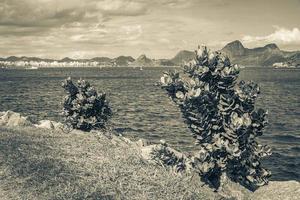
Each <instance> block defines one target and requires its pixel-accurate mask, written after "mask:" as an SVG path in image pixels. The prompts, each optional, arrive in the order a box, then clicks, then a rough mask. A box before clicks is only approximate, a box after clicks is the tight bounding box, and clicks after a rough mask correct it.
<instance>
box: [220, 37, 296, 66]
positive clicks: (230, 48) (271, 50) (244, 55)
mask: <svg viewBox="0 0 300 200" xmlns="http://www.w3.org/2000/svg"><path fill="white" fill-rule="evenodd" d="M220 51H221V52H223V53H224V54H226V55H227V56H228V57H229V58H230V60H231V62H232V63H235V64H240V65H247V66H251V65H252V66H271V65H273V64H274V63H278V62H291V61H293V62H298V61H300V59H299V57H297V54H299V52H287V51H282V50H280V49H279V48H278V46H277V45H276V44H273V43H272V44H268V45H265V46H263V47H257V48H253V49H249V48H245V47H244V46H243V44H242V43H241V42H240V41H238V40H236V41H233V42H230V43H228V44H227V45H225V47H224V48H222V49H221V50H220Z"/></svg>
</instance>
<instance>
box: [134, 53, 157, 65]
mask: <svg viewBox="0 0 300 200" xmlns="http://www.w3.org/2000/svg"><path fill="white" fill-rule="evenodd" d="M132 65H133V66H137V67H153V66H154V65H155V63H154V61H153V60H152V59H150V58H147V56H146V55H145V54H142V55H140V56H139V57H138V58H137V59H136V60H135V61H134V62H133V63H132Z"/></svg>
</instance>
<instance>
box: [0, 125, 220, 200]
mask: <svg viewBox="0 0 300 200" xmlns="http://www.w3.org/2000/svg"><path fill="white" fill-rule="evenodd" d="M198 179H199V177H197V176H190V175H178V174H177V175H176V174H174V173H173V172H171V171H169V170H166V169H165V168H163V167H161V166H157V165H152V164H149V163H147V162H146V161H144V160H143V159H142V158H141V156H140V154H139V151H138V148H134V147H133V146H132V145H130V144H126V143H125V142H122V141H120V140H118V139H117V140H114V139H113V140H112V139H111V138H109V137H107V136H104V135H99V134H98V135H97V134H84V133H80V132H78V133H73V134H64V133H61V132H59V131H54V130H46V129H37V128H30V127H26V128H24V127H22V128H18V127H14V128H7V127H0V199H2V200H5V199H215V198H217V197H216V195H217V194H216V193H213V192H212V191H211V190H210V189H208V188H207V187H206V186H204V187H203V186H202V184H201V182H200V181H199V180H198Z"/></svg>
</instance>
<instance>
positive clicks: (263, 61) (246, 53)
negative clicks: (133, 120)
mask: <svg viewBox="0 0 300 200" xmlns="http://www.w3.org/2000/svg"><path fill="white" fill-rule="evenodd" d="M219 51H221V52H222V53H224V54H226V55H227V56H228V57H229V58H230V60H231V62H232V63H234V64H238V65H244V66H271V65H273V64H274V63H288V64H289V65H294V66H299V65H300V51H283V50H280V49H279V48H278V46H277V45H276V44H274V43H272V44H268V45H265V46H263V47H257V48H252V49H250V48H246V47H244V45H243V44H242V43H241V42H240V41H238V40H236V41H233V42H230V43H228V44H227V45H225V46H224V47H223V48H222V49H220V50H219ZM194 57H195V52H194V51H188V50H182V51H180V52H178V53H177V54H176V55H175V56H174V57H173V58H171V59H151V58H148V57H147V56H146V55H144V54H143V55H141V56H139V57H138V58H137V59H134V58H133V57H131V56H119V57H116V58H108V57H95V58H92V59H71V58H68V57H66V58H63V59H61V60H54V59H42V58H37V57H25V56H23V57H16V56H10V57H7V58H0V61H10V62H18V61H24V62H25V61H28V62H29V61H35V62H41V61H44V62H54V61H56V62H65V63H70V62H74V61H77V62H98V63H100V64H102V65H109V66H144V67H150V66H178V65H182V64H184V63H185V62H188V61H189V60H191V59H193V58H194Z"/></svg>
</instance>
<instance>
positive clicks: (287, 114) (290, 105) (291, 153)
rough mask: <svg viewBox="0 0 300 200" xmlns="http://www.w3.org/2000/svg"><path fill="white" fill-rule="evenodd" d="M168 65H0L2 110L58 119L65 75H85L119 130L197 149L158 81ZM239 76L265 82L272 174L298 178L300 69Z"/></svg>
mask: <svg viewBox="0 0 300 200" xmlns="http://www.w3.org/2000/svg"><path fill="white" fill-rule="evenodd" d="M165 70H166V68H147V69H144V70H143V71H140V70H138V69H129V68H118V69H116V68H103V69H96V68H90V69H83V68H76V69H74V68H73V69H70V68H69V69H38V70H4V69H0V111H5V110H8V109H10V110H13V111H16V112H21V113H23V114H24V115H33V116H37V117H38V119H45V118H47V119H52V120H60V116H59V113H60V110H61V101H62V98H63V96H64V91H63V89H62V88H61V87H60V83H61V81H62V80H63V79H64V78H65V77H67V76H72V77H73V78H74V79H77V78H80V77H82V78H84V79H87V80H89V81H90V82H91V83H92V84H93V85H95V86H96V87H97V88H98V90H104V91H105V92H106V93H107V94H108V96H107V97H108V99H109V100H110V104H111V106H112V108H113V111H114V117H113V120H112V124H113V127H114V128H115V130H116V131H118V132H122V133H123V134H124V135H126V136H128V137H134V138H146V139H150V140H151V141H152V142H158V141H159V140H160V139H165V140H166V141H167V142H168V143H170V144H171V145H172V146H173V147H175V148H177V149H181V150H184V151H192V150H193V142H194V140H193V139H192V138H191V136H190V132H189V130H188V129H187V128H186V126H185V124H184V123H183V120H182V118H181V115H180V112H179V109H178V108H177V107H176V106H175V105H174V104H173V103H172V102H171V100H169V99H168V97H167V95H166V94H165V92H164V91H163V90H161V89H160V88H159V87H155V86H154V83H155V82H156V81H158V80H159V78H160V75H161V73H162V72H163V71H165ZM240 78H241V79H244V80H253V81H255V82H257V83H259V85H260V86H261V91H262V94H261V95H260V97H259V99H258V100H257V107H262V108H265V109H267V110H268V111H269V122H270V125H269V126H268V127H267V129H266V131H265V134H264V136H263V137H261V140H262V142H263V143H266V144H268V145H270V146H271V147H272V148H273V155H272V156H271V157H270V158H268V159H267V160H266V161H265V163H264V164H265V166H267V167H268V168H270V169H271V170H272V173H273V177H272V179H273V180H292V179H293V180H299V181H300V98H299V95H300V70H297V69H285V70H280V69H270V68H268V69H261V68H248V69H243V70H242V72H241V74H240Z"/></svg>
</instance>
